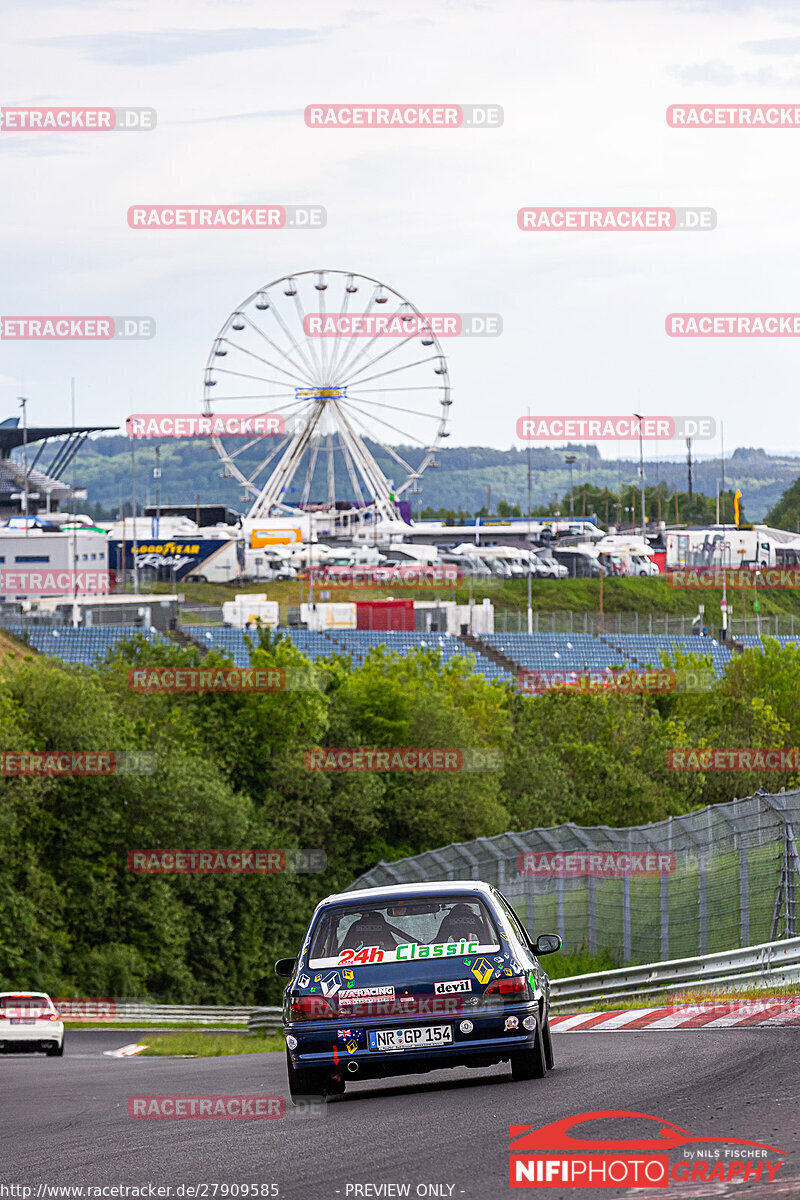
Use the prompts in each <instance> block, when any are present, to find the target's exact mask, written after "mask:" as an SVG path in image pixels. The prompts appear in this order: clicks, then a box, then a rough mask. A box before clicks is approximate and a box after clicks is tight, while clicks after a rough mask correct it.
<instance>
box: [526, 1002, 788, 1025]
mask: <svg viewBox="0 0 800 1200" xmlns="http://www.w3.org/2000/svg"><path fill="white" fill-rule="evenodd" d="M782 1025H800V996H787V997H785V998H783V999H774V1000H749V1001H748V1000H713V1001H709V1002H708V1003H706V1004H685V1005H677V1004H669V1005H666V1006H662V1007H660V1008H629V1009H624V1010H620V1011H617V1012H599V1013H576V1014H574V1015H572V1016H568V1015H566V1014H563V1015H560V1014H557V1013H551V1015H550V1027H551V1029H552V1030H553V1033H591V1032H594V1031H596V1032H598V1033H612V1032H615V1031H617V1030H618V1031H619V1032H621V1033H629V1032H631V1031H634V1030H637V1029H647V1030H654V1029H656V1030H657V1029H741V1028H744V1029H748V1028H749V1029H753V1028H758V1029H771V1028H777V1027H778V1026H782Z"/></svg>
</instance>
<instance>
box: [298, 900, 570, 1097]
mask: <svg viewBox="0 0 800 1200" xmlns="http://www.w3.org/2000/svg"><path fill="white" fill-rule="evenodd" d="M560 948H561V938H560V937H559V936H558V934H551V933H544V934H540V935H539V937H538V938H537V939H536V941H535V942H534V941H533V940H532V939H531V938H530V936H529V935H528V933H527V931H526V930H525V928H524V926H523V925H522V924H521V922H520V921H519V919H518V917H517V916H516V915H515V913H514V911H513V909H512V908H511V905H510V904H509V902H508V901H507V900H506V899H505V897H504V896H502V895H501V893H500V892H499V891H498V890H497V889H496V888H494V887H491V886H490V885H489V884H486V883H480V882H476V881H475V880H467V881H460V882H450V883H417V884H406V885H403V886H397V887H382V888H365V889H363V890H361V891H352V892H343V893H341V894H339V895H334V896H328V897H327V898H326V899H325V900H323V901H321V903H320V904H318V905H317V908H316V909H315V911H314V914H313V916H312V918H311V922H310V924H309V927H308V931H307V933H306V936H305V939H304V941H303V946H302V949H301V951H300V954H299V955H298V956H297V958H283V959H279V960H278V962H277V963H276V964H275V971H276V974H277V975H279V976H281V977H284V978H288V979H289V983H288V985H287V987H286V990H285V992H284V998H283V1024H284V1033H285V1036H286V1066H287V1071H288V1076H289V1093H290V1095H291V1097H292V1099H293V1100H294V1101H295V1103H300V1102H302V1101H305V1100H307V1099H309V1098H313V1099H325V1098H326V1097H327V1096H329V1095H337V1094H340V1093H342V1092H343V1091H344V1090H345V1085H346V1082H347V1081H348V1080H351V1081H356V1080H361V1079H380V1078H384V1077H387V1076H395V1075H408V1074H415V1073H417V1072H423V1071H438V1070H441V1069H442V1068H443V1067H461V1066H466V1067H487V1066H491V1065H493V1064H496V1063H500V1062H509V1063H510V1064H511V1074H512V1078H513V1079H515V1080H528V1079H535V1078H536V1079H539V1078H541V1077H542V1076H544V1075H545V1073H546V1072H547V1071H548V1070H549V1069H551V1068H552V1066H553V1044H552V1039H551V1036H550V1024H549V1010H550V984H549V980H548V977H547V975H546V974H545V972H544V971H543V970H542V968H541V966H540V965H539V961H538V956H539V955H544V954H551V953H553V952H554V951H556V950H560Z"/></svg>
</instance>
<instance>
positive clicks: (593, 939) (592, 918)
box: [586, 875, 597, 954]
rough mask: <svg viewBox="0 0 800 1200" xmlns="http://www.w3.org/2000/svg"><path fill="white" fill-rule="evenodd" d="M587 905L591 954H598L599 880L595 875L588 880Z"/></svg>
mask: <svg viewBox="0 0 800 1200" xmlns="http://www.w3.org/2000/svg"><path fill="white" fill-rule="evenodd" d="M586 882H587V885H588V886H587V905H588V926H589V930H588V932H589V937H588V941H589V953H590V954H596V953H597V893H596V888H597V880H596V879H595V877H594V875H590V876H589V878H588V879H587V881H586Z"/></svg>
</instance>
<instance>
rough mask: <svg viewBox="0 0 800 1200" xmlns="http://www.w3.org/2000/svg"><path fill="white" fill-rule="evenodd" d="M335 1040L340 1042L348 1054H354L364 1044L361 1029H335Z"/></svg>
mask: <svg viewBox="0 0 800 1200" xmlns="http://www.w3.org/2000/svg"><path fill="white" fill-rule="evenodd" d="M336 1040H337V1042H340V1043H341V1044H342V1045H343V1046H344V1047H345V1049H346V1050H347V1053H348V1054H355V1052H356V1050H357V1049H358V1047H359V1046H363V1044H364V1030H363V1029H337V1030H336Z"/></svg>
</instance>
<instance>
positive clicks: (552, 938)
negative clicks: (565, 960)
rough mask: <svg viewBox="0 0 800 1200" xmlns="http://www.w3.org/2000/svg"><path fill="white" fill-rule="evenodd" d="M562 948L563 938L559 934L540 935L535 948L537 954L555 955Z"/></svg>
mask: <svg viewBox="0 0 800 1200" xmlns="http://www.w3.org/2000/svg"><path fill="white" fill-rule="evenodd" d="M561 946H562V942H561V938H560V937H559V936H558V934H557V933H540V934H539V936H538V937H537V939H536V944H535V947H534V948H535V950H536V953H537V954H555V952H556V950H560V949H561Z"/></svg>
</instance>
